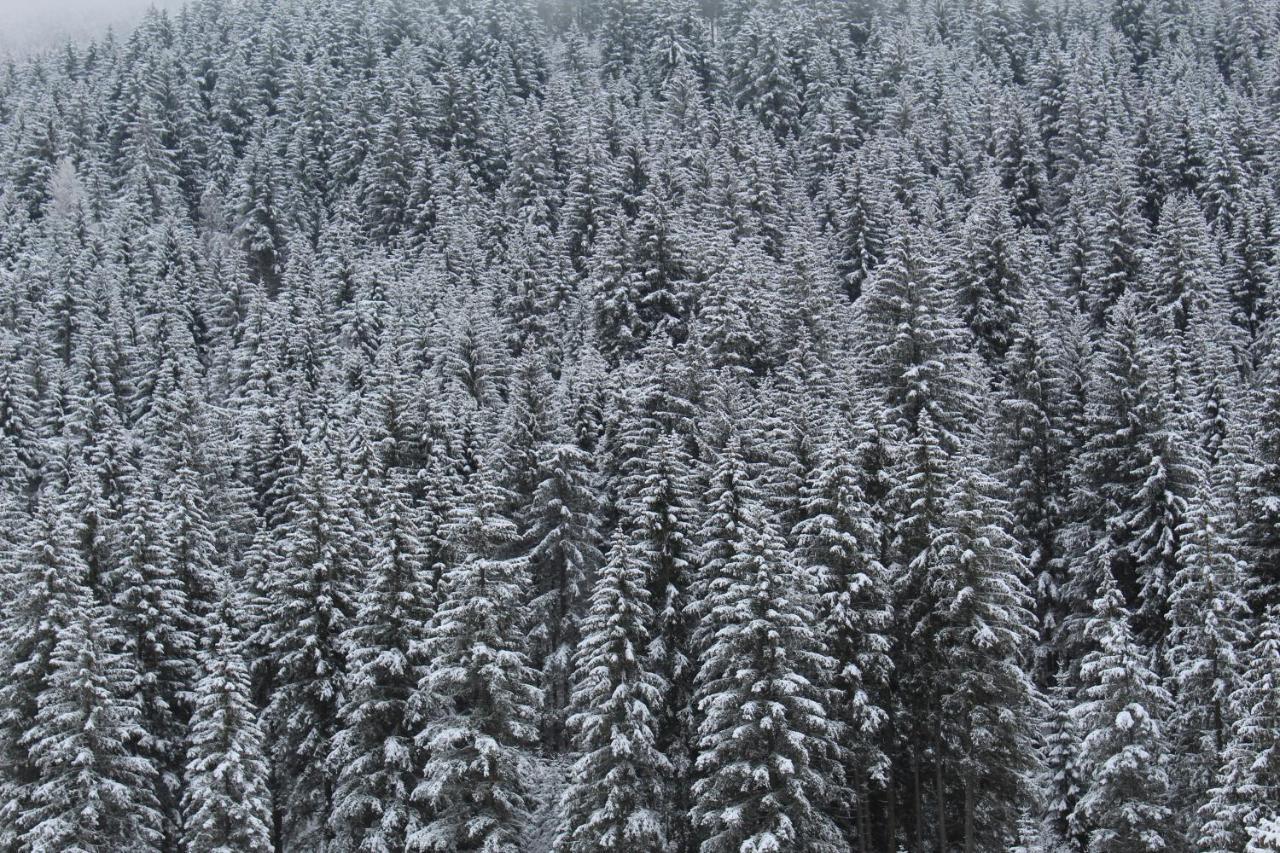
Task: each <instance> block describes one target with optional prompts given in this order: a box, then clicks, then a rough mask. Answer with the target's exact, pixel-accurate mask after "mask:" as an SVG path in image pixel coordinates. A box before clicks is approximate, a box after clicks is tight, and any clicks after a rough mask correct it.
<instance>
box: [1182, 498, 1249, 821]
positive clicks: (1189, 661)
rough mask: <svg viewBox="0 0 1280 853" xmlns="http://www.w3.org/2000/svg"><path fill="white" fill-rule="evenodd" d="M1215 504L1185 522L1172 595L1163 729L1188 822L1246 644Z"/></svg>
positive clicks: (1213, 765)
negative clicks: (1169, 704)
mask: <svg viewBox="0 0 1280 853" xmlns="http://www.w3.org/2000/svg"><path fill="white" fill-rule="evenodd" d="M1212 502H1213V498H1212V497H1211V496H1207V495H1206V496H1204V497H1202V498H1201V499H1200V500H1199V501H1197V504H1196V506H1195V507H1194V508H1193V510H1192V511H1191V513H1190V515H1189V518H1188V521H1187V522H1186V524H1185V526H1184V530H1183V539H1182V542H1181V545H1180V548H1179V560H1178V562H1179V564H1180V566H1181V568H1180V569H1179V570H1178V573H1177V574H1176V575H1175V576H1174V578H1173V583H1172V585H1171V592H1170V595H1169V626H1170V627H1169V649H1168V653H1167V654H1168V669H1169V672H1170V673H1171V677H1170V678H1169V679H1168V689H1169V692H1170V694H1171V695H1172V696H1174V698H1175V700H1176V701H1175V704H1174V707H1173V708H1172V713H1171V714H1170V716H1169V721H1168V726H1167V729H1168V732H1169V738H1170V741H1171V744H1172V745H1173V749H1174V753H1175V754H1176V756H1177V759H1176V761H1175V764H1174V767H1175V769H1176V773H1175V774H1174V776H1173V781H1174V800H1173V805H1174V807H1175V810H1176V812H1177V814H1178V815H1180V816H1185V817H1187V818H1191V817H1192V816H1193V815H1194V814H1195V813H1196V810H1197V809H1198V807H1199V806H1201V805H1202V804H1203V802H1204V798H1205V793H1206V792H1207V791H1208V790H1209V788H1211V787H1212V785H1213V779H1214V775H1215V772H1216V770H1217V767H1218V762H1219V756H1220V755H1221V754H1222V752H1223V750H1225V749H1226V742H1227V738H1228V735H1229V730H1230V726H1231V723H1232V721H1233V719H1234V716H1235V708H1234V705H1233V703H1232V699H1231V696H1232V694H1233V693H1234V692H1235V690H1236V689H1237V687H1238V682H1237V679H1238V678H1239V675H1240V661H1239V654H1240V652H1241V651H1242V650H1243V649H1244V647H1245V645H1246V639H1247V632H1246V618H1247V616H1248V607H1247V606H1246V604H1245V602H1244V598H1243V597H1242V596H1241V595H1240V594H1239V592H1238V590H1239V589H1240V568H1239V564H1238V561H1237V559H1236V557H1235V556H1234V555H1233V554H1232V547H1231V542H1230V540H1229V539H1228V537H1227V536H1226V535H1225V534H1224V533H1223V531H1222V519H1221V518H1220V517H1219V516H1218V514H1217V513H1215V512H1214V511H1213V509H1212V508H1211V507H1212ZM1191 829H1192V827H1187V832H1188V834H1191Z"/></svg>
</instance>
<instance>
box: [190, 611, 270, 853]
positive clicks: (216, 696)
mask: <svg viewBox="0 0 1280 853" xmlns="http://www.w3.org/2000/svg"><path fill="white" fill-rule="evenodd" d="M238 599H239V596H236V595H235V594H233V593H232V592H231V591H230V590H226V591H224V593H223V601H222V604H221V607H220V608H219V612H218V613H217V614H216V615H215V616H214V629H213V633H214V637H215V639H214V640H213V642H212V643H210V644H209V645H208V647H207V648H205V649H204V650H203V651H202V652H201V653H200V678H199V680H198V681H197V682H196V684H195V689H194V690H193V700H192V705H193V710H192V714H191V723H190V728H189V733H188V736H187V742H188V745H187V756H186V757H187V764H186V772H185V774H184V777H183V781H184V783H185V787H184V791H183V796H182V818H183V821H182V822H183V833H182V843H183V844H184V845H185V849H187V850H190V851H192V853H222V851H230V850H242V851H246V853H250V852H251V851H252V853H257V851H263V853H265V852H266V851H269V850H272V849H274V848H273V845H272V840H271V824H272V815H271V794H270V789H269V788H268V781H269V780H268V775H269V772H270V771H269V766H268V763H267V756H266V752H265V740H264V738H263V734H262V729H261V727H260V726H259V723H258V714H257V711H256V709H255V708H254V707H253V702H252V700H251V697H250V693H249V689H250V680H249V669H248V666H247V665H246V663H245V660H244V657H243V655H242V653H241V651H240V648H239V646H240V638H239V636H238V632H237V629H236V625H235V624H234V621H233V620H234V619H236V615H235V614H236V612H237V611H238V610H239V609H240V602H239V600H238Z"/></svg>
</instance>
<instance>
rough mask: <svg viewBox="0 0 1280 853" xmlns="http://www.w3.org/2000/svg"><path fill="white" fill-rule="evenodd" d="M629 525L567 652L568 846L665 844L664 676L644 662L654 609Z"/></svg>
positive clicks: (580, 849)
mask: <svg viewBox="0 0 1280 853" xmlns="http://www.w3.org/2000/svg"><path fill="white" fill-rule="evenodd" d="M633 535H634V534H632V533H629V532H627V531H625V530H623V529H622V528H619V532H618V533H617V534H616V535H615V537H614V541H613V545H612V547H611V548H610V550H609V559H608V561H607V562H606V563H605V566H604V568H603V569H602V570H601V573H600V576H599V579H598V580H597V581H596V585H595V588H594V590H593V591H592V594H591V604H590V609H589V610H588V613H587V616H586V617H585V618H584V619H583V622H582V640H581V641H580V642H579V643H578V649H577V652H576V654H575V657H574V672H575V675H574V690H573V705H572V707H573V708H574V709H575V710H574V713H573V714H572V716H570V717H569V728H570V729H571V730H572V732H573V741H572V742H573V745H574V749H575V751H576V752H577V753H579V754H580V755H581V757H580V758H579V759H578V760H577V762H576V763H575V764H574V767H573V771H572V781H571V783H570V786H569V788H568V790H567V791H566V792H565V796H564V803H563V808H564V812H565V821H564V828H563V829H562V831H561V835H560V837H559V839H558V840H557V845H556V847H557V849H558V850H564V851H566V853H570V851H571V853H596V851H607V850H634V849H654V850H658V849H662V848H663V847H664V845H665V844H666V820H665V819H664V817H663V810H664V808H665V807H666V806H667V800H666V797H665V793H666V777H667V775H668V774H669V773H670V772H671V769H672V768H671V764H670V762H668V761H667V759H666V757H665V756H664V755H663V754H662V753H661V752H660V751H659V750H658V738H657V736H658V725H659V723H660V720H661V717H660V711H661V706H662V698H663V692H664V691H665V690H666V688H667V685H666V684H665V682H664V681H663V680H662V678H661V677H660V676H659V675H658V674H657V673H655V672H653V671H652V669H651V668H650V667H651V666H652V664H651V662H650V659H649V657H648V654H647V653H648V643H649V628H648V626H649V625H651V624H653V618H654V617H653V610H652V607H651V606H650V604H649V592H648V589H647V584H646V580H647V579H646V578H645V575H644V571H643V567H644V559H643V557H642V555H640V554H638V553H637V550H638V548H637V543H636V542H635V541H634V540H632V539H631V536H633Z"/></svg>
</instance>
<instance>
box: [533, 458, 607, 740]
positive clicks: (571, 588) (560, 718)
mask: <svg viewBox="0 0 1280 853" xmlns="http://www.w3.org/2000/svg"><path fill="white" fill-rule="evenodd" d="M538 456H539V460H538V469H537V470H538V474H537V476H539V477H541V482H540V483H538V486H537V488H536V489H535V491H534V493H533V505H532V506H531V507H530V508H529V511H528V514H527V518H528V522H527V523H528V525H529V538H530V540H531V541H532V542H533V547H532V549H531V550H530V552H529V571H530V574H531V576H532V577H531V579H532V582H533V593H534V595H533V598H532V600H531V601H530V604H529V615H530V617H531V618H532V619H533V621H534V624H535V625H536V627H535V628H534V630H533V632H532V633H531V634H530V637H529V640H530V645H531V650H532V651H533V658H534V661H535V662H537V661H540V662H541V664H542V687H543V699H544V702H545V705H544V711H543V727H542V728H543V733H542V743H543V744H544V745H545V746H546V747H547V748H549V749H553V750H558V749H560V748H562V745H563V741H564V714H565V712H566V710H567V709H568V707H569V704H570V701H569V700H570V695H569V693H570V680H571V670H572V668H573V666H572V660H571V658H572V655H573V649H574V648H575V647H576V646H577V644H578V637H579V626H578V622H579V620H580V618H581V610H582V604H583V600H584V599H585V597H586V586H587V584H589V583H590V578H591V576H592V575H593V574H594V573H595V571H596V569H597V568H598V567H599V565H600V562H601V559H602V558H601V555H600V549H599V546H598V544H597V543H598V542H599V533H598V532H597V531H598V530H599V527H600V520H599V509H598V503H599V501H598V499H597V498H596V495H595V488H594V483H593V482H592V479H591V471H590V468H589V462H588V457H587V454H586V453H584V452H583V451H582V450H581V448H579V447H578V446H577V445H576V444H574V443H572V442H571V441H569V440H568V436H567V435H559V436H556V437H555V438H554V439H553V440H552V441H549V442H547V443H545V444H543V445H542V446H541V447H540V448H539V453H538Z"/></svg>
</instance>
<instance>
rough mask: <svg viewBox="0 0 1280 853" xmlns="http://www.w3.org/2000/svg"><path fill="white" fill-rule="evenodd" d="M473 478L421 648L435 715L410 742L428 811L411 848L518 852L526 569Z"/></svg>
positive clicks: (530, 679)
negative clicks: (417, 751) (420, 754)
mask: <svg viewBox="0 0 1280 853" xmlns="http://www.w3.org/2000/svg"><path fill="white" fill-rule="evenodd" d="M478 477H479V482H477V483H476V485H475V486H474V487H473V488H474V491H473V493H472V494H471V495H470V496H469V498H468V501H467V503H465V504H463V505H462V506H460V507H459V508H458V510H457V512H456V516H455V517H454V519H453V520H452V524H453V526H454V528H455V534H454V535H455V536H457V537H458V540H457V541H458V542H459V545H460V551H459V552H458V554H457V557H456V561H455V562H454V563H453V564H452V565H450V566H449V567H448V568H447V569H446V570H445V574H444V579H443V587H444V588H443V591H442V593H443V595H442V599H441V603H440V607H439V609H438V610H437V611H436V614H435V616H434V617H433V618H432V620H431V623H430V630H429V637H428V639H427V641H426V643H425V644H424V647H423V648H424V652H425V654H426V656H427V658H428V660H429V663H428V666H427V669H426V672H425V673H424V675H423V678H422V681H421V683H420V684H419V688H418V689H419V692H420V693H421V694H423V701H428V702H439V703H440V711H439V712H438V713H436V714H434V715H433V716H432V718H431V719H430V720H429V721H428V722H427V725H426V726H425V727H424V728H423V729H422V730H421V731H420V732H419V733H418V736H417V741H418V743H419V744H421V745H422V746H423V747H424V748H425V749H426V751H427V756H428V757H427V762H426V765H425V768H424V771H423V778H422V781H421V782H420V783H419V784H418V787H417V788H416V789H414V792H413V798H414V799H415V800H417V801H419V802H421V803H423V804H424V805H425V806H427V807H428V808H429V809H430V810H431V811H430V818H429V819H428V820H427V821H426V823H424V824H423V825H422V826H421V827H420V828H419V829H418V830H417V831H415V832H413V833H412V834H410V835H409V837H408V838H407V841H406V846H407V849H409V850H419V851H439V853H444V851H484V853H517V851H519V850H520V845H521V842H520V838H521V832H522V825H523V824H522V821H523V820H524V819H525V817H526V816H527V815H528V813H529V812H530V810H531V809H532V807H533V800H532V791H530V790H529V788H528V772H529V767H528V762H529V758H528V755H527V750H530V749H531V748H533V747H534V746H536V744H537V742H538V713H537V708H538V705H539V703H540V702H541V699H542V696H541V690H540V689H539V687H538V684H537V672H536V671H535V670H534V669H533V668H532V667H530V665H529V661H528V657H527V656H526V654H525V651H524V646H525V636H524V631H523V626H522V625H521V621H520V618H519V612H518V605H519V601H520V600H521V598H522V596H521V589H522V587H523V586H524V585H525V584H527V583H528V567H527V564H526V560H525V559H524V558H523V557H521V556H519V554H518V553H515V554H513V544H514V543H515V540H516V530H515V525H514V524H513V523H512V521H511V520H510V519H509V518H506V517H504V516H502V515H501V514H500V511H499V507H500V505H501V503H502V501H503V500H504V497H503V496H502V495H501V494H500V492H499V490H498V488H497V487H496V486H495V485H493V484H492V483H491V482H486V480H487V479H488V478H490V477H492V475H491V474H488V473H481V474H480V475H478Z"/></svg>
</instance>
